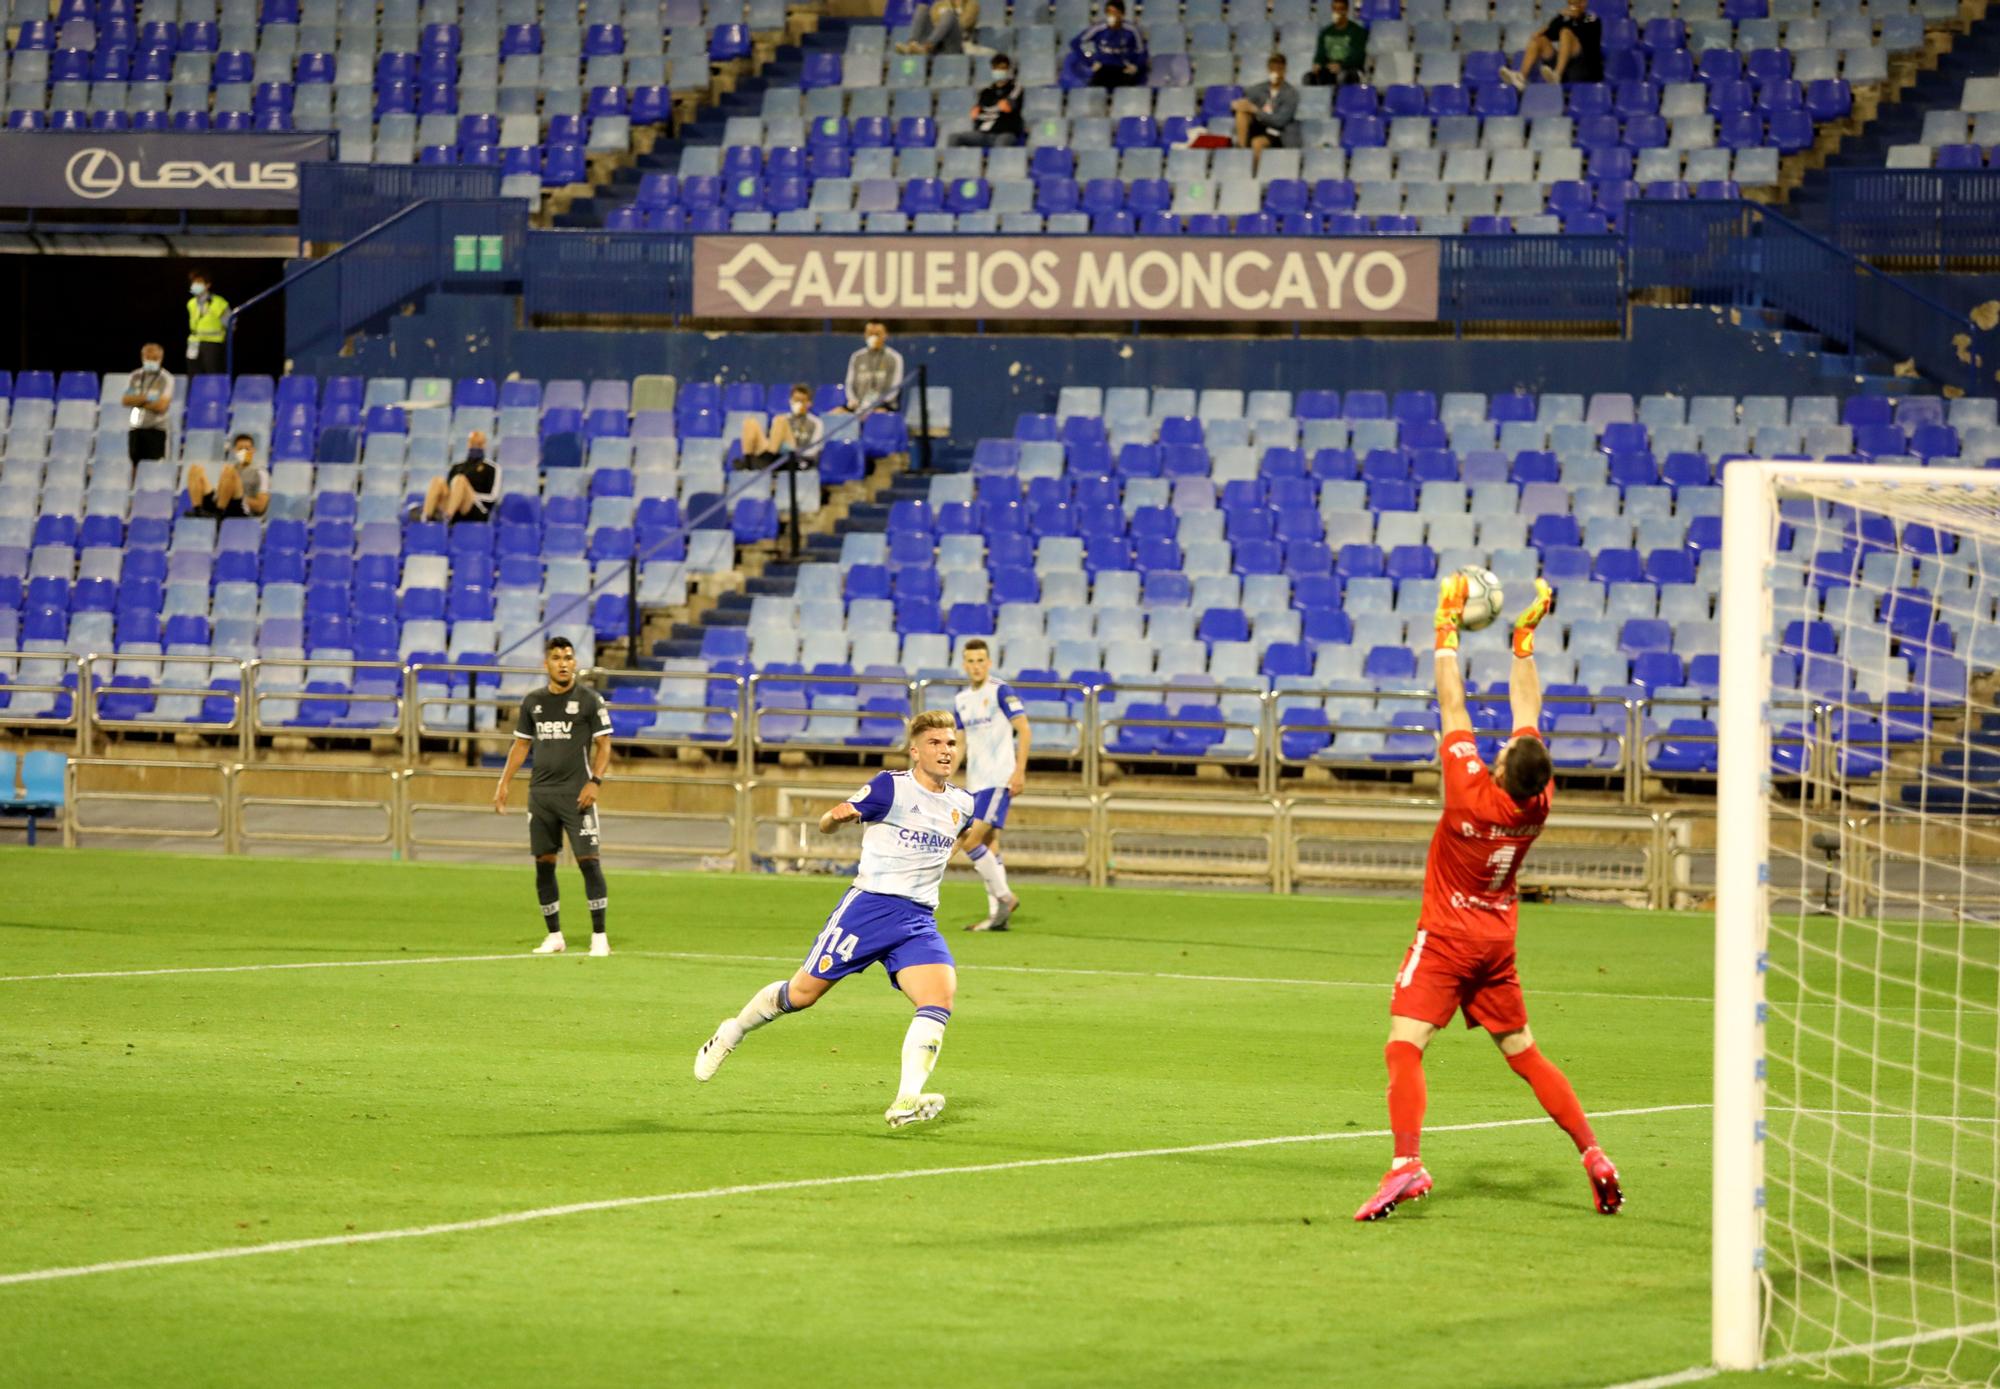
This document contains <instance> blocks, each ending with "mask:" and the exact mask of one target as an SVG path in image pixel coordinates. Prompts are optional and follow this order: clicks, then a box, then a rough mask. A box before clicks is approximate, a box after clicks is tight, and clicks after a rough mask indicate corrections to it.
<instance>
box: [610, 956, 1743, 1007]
mask: <svg viewBox="0 0 2000 1389" xmlns="http://www.w3.org/2000/svg"><path fill="white" fill-rule="evenodd" d="M627 953H629V954H643V955H649V956H657V957H659V958H662V959H669V960H742V961H746V962H750V963H755V964H791V963H793V962H795V961H796V960H797V958H798V957H797V956H794V955H723V954H704V953H701V952H698V951H692V950H646V951H629V952H627ZM959 968H960V969H964V970H972V971H974V972H979V971H986V972H991V973H996V974H1055V975H1076V976H1081V977H1086V978H1098V979H1161V980H1175V981H1179V982H1182V983H1190V984H1277V985H1285V986H1291V987H1295V988H1305V989H1385V988H1387V987H1388V983H1387V982H1386V981H1385V980H1382V979H1287V978H1283V977H1268V978H1267V977H1264V976H1261V975H1252V974H1176V973H1172V972H1169V971H1165V970H1147V969H1066V968H1062V967H1060V966H1056V965H995V964H987V963H985V962H983V961H982V962H980V963H976V964H963V963H962V964H960V965H959ZM1534 995H1535V997H1537V998H1614V999H1623V1000H1627V1001H1631V1002H1640V1003H1712V1002H1714V1000H1713V999H1711V998H1708V997H1706V996H1704V995H1700V994H1628V993H1606V992H1599V991H1596V990H1591V989H1536V990H1534Z"/></svg>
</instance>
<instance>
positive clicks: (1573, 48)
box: [1500, 0, 1604, 91]
mask: <svg viewBox="0 0 2000 1389" xmlns="http://www.w3.org/2000/svg"><path fill="white" fill-rule="evenodd" d="M1587 5H1588V0H1567V3H1566V5H1565V7H1564V9H1563V12H1562V13H1561V14H1559V15H1557V16H1556V17H1555V18H1554V19H1552V20H1550V21H1549V25H1548V28H1546V29H1544V30H1542V32H1541V33H1539V34H1537V35H1535V36H1534V37H1533V38H1532V39H1529V40H1528V47H1527V49H1526V51H1525V52H1523V53H1522V54H1521V66H1520V67H1519V68H1501V69H1500V76H1501V78H1502V79H1503V80H1504V81H1505V82H1506V83H1507V85H1508V86H1510V87H1512V88H1514V89H1515V90H1516V91H1525V90H1526V89H1527V86H1528V82H1529V79H1530V78H1531V77H1533V76H1534V75H1535V74H1537V73H1539V74H1540V75H1541V79H1542V80H1543V81H1544V82H1602V81H1603V80H1604V26H1603V24H1601V23H1599V22H1598V18H1597V16H1596V15H1594V14H1592V13H1590V11H1589V9H1588V8H1587ZM1551 63H1553V64H1554V66H1550V64H1551Z"/></svg>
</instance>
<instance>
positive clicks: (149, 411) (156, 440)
mask: <svg viewBox="0 0 2000 1389" xmlns="http://www.w3.org/2000/svg"><path fill="white" fill-rule="evenodd" d="M118 403H119V404H120V405H123V406H124V407H125V408H126V409H128V410H130V411H131V412H132V414H131V416H130V419H131V425H132V428H131V432H130V433H128V434H127V435H126V436H125V438H126V452H127V453H128V454H129V455H130V456H131V459H132V461H133V462H134V463H144V462H146V461H147V460H148V459H152V458H165V457H166V456H167V412H168V411H169V410H171V409H172V408H173V404H174V376H173V373H172V372H170V371H168V370H167V353H166V349H165V348H163V347H161V346H160V345H159V344H158V343H156V342H149V343H147V344H146V345H145V346H144V347H142V348H140V349H139V369H138V370H137V371H135V372H133V373H132V374H131V376H129V377H127V378H126V381H125V394H124V395H122V396H120V397H119V398H118Z"/></svg>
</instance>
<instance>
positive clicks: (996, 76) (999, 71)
mask: <svg viewBox="0 0 2000 1389" xmlns="http://www.w3.org/2000/svg"><path fill="white" fill-rule="evenodd" d="M1013 75H1014V74H1013V73H1011V72H1009V71H1007V69H1005V68H995V69H993V80H994V81H995V82H1001V83H1004V82H1005V81H1006V80H1007V79H1008V78H1010V77H1012V76H1013Z"/></svg>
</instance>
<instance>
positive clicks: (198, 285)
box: [188, 280, 208, 298]
mask: <svg viewBox="0 0 2000 1389" xmlns="http://www.w3.org/2000/svg"><path fill="white" fill-rule="evenodd" d="M188 288H189V289H190V290H192V291H193V292H194V294H195V297H196V298H199V297H200V296H202V295H204V294H206V293H208V285H207V284H206V283H204V282H203V281H201V280H196V281H195V282H194V283H193V284H191V285H189V286H188Z"/></svg>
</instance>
